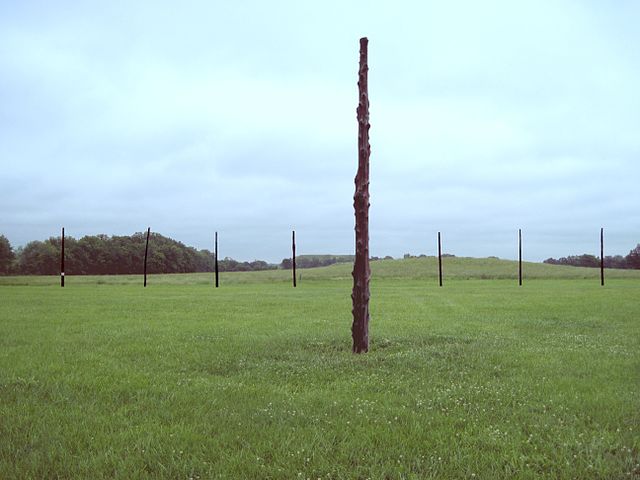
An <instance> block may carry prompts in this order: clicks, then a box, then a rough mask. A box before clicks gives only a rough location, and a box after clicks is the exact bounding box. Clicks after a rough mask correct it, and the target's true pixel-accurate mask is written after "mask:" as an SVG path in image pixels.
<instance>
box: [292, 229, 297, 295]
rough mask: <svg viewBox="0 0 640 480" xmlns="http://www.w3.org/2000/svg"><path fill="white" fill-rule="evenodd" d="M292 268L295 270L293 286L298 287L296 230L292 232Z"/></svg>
mask: <svg viewBox="0 0 640 480" xmlns="http://www.w3.org/2000/svg"><path fill="white" fill-rule="evenodd" d="M291 251H292V256H291V268H292V272H293V287H294V288H295V287H296V231H295V230H293V231H292V232H291Z"/></svg>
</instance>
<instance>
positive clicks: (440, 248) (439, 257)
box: [438, 232, 442, 286]
mask: <svg viewBox="0 0 640 480" xmlns="http://www.w3.org/2000/svg"><path fill="white" fill-rule="evenodd" d="M438 281H439V283H440V286H442V242H441V241H440V232H438Z"/></svg>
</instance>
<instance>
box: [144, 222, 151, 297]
mask: <svg viewBox="0 0 640 480" xmlns="http://www.w3.org/2000/svg"><path fill="white" fill-rule="evenodd" d="M150 235H151V227H149V228H147V244H146V245H145V247H144V286H145V287H146V286H147V254H148V253H149V236H150Z"/></svg>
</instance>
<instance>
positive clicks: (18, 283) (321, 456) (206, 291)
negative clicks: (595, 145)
mask: <svg viewBox="0 0 640 480" xmlns="http://www.w3.org/2000/svg"><path fill="white" fill-rule="evenodd" d="M434 262H435V260H434V259H420V260H407V261H381V262H374V263H373V264H372V265H373V269H374V280H373V282H372V300H371V314H372V319H371V339H372V342H371V351H370V352H369V353H368V354H365V355H358V356H356V355H352V354H351V353H350V347H351V339H350V324H351V313H350V308H351V300H350V297H349V295H350V289H351V283H350V278H349V273H350V266H349V265H335V266H332V267H327V268H321V269H313V270H304V271H301V275H302V281H301V282H300V283H299V286H298V288H297V289H293V288H291V286H290V285H289V283H287V282H288V280H289V278H290V277H289V273H288V272H283V271H267V272H256V273H238V274H223V277H222V287H221V288H219V289H217V290H216V289H214V288H212V286H211V284H210V282H211V274H198V275H154V276H150V278H149V286H148V287H147V288H146V289H143V288H142V285H141V278H140V277H139V276H137V277H134V276H131V277H129V276H122V277H69V278H68V279H67V281H66V284H67V286H66V287H65V288H64V289H62V288H59V287H58V286H56V285H57V282H58V279H57V278H55V277H6V278H0V478H1V479H5V478H7V479H12V478H127V479H130V478H184V479H188V478H202V479H205V478H295V479H297V478H311V479H318V478H322V479H331V478H358V479H360V478H361V479H365V478H371V479H379V478H382V479H384V478H390V479H391V478H398V479H400V478H407V479H411V478H413V479H422V478H476V479H478V478H484V479H493V478H505V479H506V478H531V479H534V478H535V479H537V478H578V479H590V478H602V479H616V478H640V354H639V353H638V350H639V348H638V345H639V344H640V313H639V312H640V272H628V271H623V272H614V271H608V272H607V285H606V286H605V287H600V285H599V281H598V278H599V277H598V275H599V272H598V271H597V270H593V269H579V268H573V267H557V266H550V265H542V264H526V265H525V284H524V286H523V287H518V286H517V282H515V281H514V278H515V277H516V275H517V269H516V268H515V266H516V265H515V264H514V263H513V262H507V261H502V260H495V259H494V260H491V259H485V260H473V259H449V258H447V259H445V286H444V287H443V288H439V287H438V286H437V280H436V279H435V277H436V271H435V269H434V268H433V267H434V265H435V263H434Z"/></svg>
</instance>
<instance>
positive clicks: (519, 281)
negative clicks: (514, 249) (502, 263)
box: [518, 229, 522, 286]
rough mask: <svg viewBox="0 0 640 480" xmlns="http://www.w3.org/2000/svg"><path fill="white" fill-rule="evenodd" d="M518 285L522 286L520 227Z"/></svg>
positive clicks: (519, 231) (519, 235)
mask: <svg viewBox="0 0 640 480" xmlns="http://www.w3.org/2000/svg"><path fill="white" fill-rule="evenodd" d="M518 285H520V286H522V230H521V229H518Z"/></svg>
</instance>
